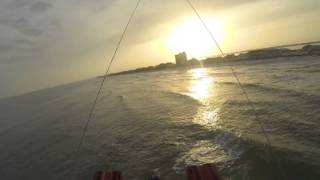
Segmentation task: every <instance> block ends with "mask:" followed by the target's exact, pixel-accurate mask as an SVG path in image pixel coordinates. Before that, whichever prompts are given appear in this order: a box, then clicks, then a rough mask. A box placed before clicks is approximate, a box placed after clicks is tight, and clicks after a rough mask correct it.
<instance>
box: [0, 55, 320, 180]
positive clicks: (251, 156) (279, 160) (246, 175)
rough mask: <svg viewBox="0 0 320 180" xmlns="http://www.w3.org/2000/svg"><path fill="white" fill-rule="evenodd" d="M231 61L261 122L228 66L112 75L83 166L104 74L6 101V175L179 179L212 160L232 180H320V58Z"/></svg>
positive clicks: (0, 148) (50, 179)
mask: <svg viewBox="0 0 320 180" xmlns="http://www.w3.org/2000/svg"><path fill="white" fill-rule="evenodd" d="M233 66H234V68H235V70H236V72H237V74H238V76H239V78H240V80H241V82H242V84H243V87H244V88H245V90H246V91H247V93H248V95H249V98H250V100H251V101H252V104H253V106H254V107H255V110H256V113H257V117H258V119H256V118H255V116H254V111H253V110H252V109H251V107H250V106H249V105H248V102H247V100H246V98H245V97H244V96H243V92H242V91H241V90H240V88H239V86H238V85H237V83H236V81H235V78H234V77H233V75H232V73H231V72H230V69H229V68H228V66H219V67H204V68H196V69H177V70H170V71H159V72H150V73H139V74H131V75H122V76H114V77H111V78H110V79H109V80H108V81H107V83H106V84H105V86H104V89H103V92H102V95H101V97H100V99H99V101H98V104H97V107H96V110H95V113H94V116H93V119H92V121H91V122H90V124H89V127H88V132H87V134H86V137H85V141H84V144H83V146H82V148H81V151H80V154H79V159H78V161H77V163H76V164H72V159H73V157H74V152H75V149H76V147H77V145H78V142H79V139H80V135H81V132H82V130H83V125H84V123H85V121H86V118H87V116H88V112H89V107H90V105H91V104H92V102H93V99H94V95H95V93H96V92H97V88H98V85H99V83H100V80H101V79H91V80H86V81H81V82H76V83H72V84H68V85H64V86H59V87H55V88H51V89H46V90H41V91H36V92H33V93H29V94H25V95H21V96H16V97H11V98H6V99H1V100H0V119H1V120H0V179H4V180H18V179H30V180H31V179H32V180H35V179H46V180H63V179H77V180H89V179H90V178H91V176H92V175H93V174H94V172H95V171H97V170H101V169H116V170H121V171H122V172H123V174H124V176H125V178H126V179H132V180H138V179H146V178H147V177H148V176H150V175H153V174H157V175H160V176H161V177H162V178H163V179H167V180H179V179H184V178H185V172H184V169H185V167H186V166H188V165H196V164H204V163H214V164H216V166H217V167H218V169H219V171H220V173H221V175H222V176H223V177H224V179H226V180H270V179H272V180H275V179H290V180H301V179H304V180H318V179H319V178H320V57H294V58H279V59H272V60H260V61H247V62H241V63H236V64H233ZM259 122H261V124H263V127H264V128H265V132H266V133H267V135H268V138H269V139H270V141H271V146H270V145H268V144H267V143H266V139H265V136H264V133H263V132H262V129H261V127H260V126H259ZM72 167H73V168H74V172H73V173H72V174H71V176H69V175H68V174H69V173H70V169H71V168H72ZM71 177H72V178H71Z"/></svg>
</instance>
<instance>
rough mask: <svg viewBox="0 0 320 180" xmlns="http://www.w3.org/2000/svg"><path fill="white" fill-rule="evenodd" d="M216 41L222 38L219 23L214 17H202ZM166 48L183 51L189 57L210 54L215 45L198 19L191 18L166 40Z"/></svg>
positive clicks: (176, 51)
mask: <svg viewBox="0 0 320 180" xmlns="http://www.w3.org/2000/svg"><path fill="white" fill-rule="evenodd" d="M204 21H205V22H206V24H207V26H208V28H209V29H210V30H211V32H212V33H213V35H214V36H215V38H216V40H217V41H218V42H221V41H222V40H223V36H224V34H223V30H222V25H221V23H220V22H219V21H218V20H217V19H216V18H208V19H204ZM168 48H169V49H170V51H172V52H173V53H178V52H182V51H185V52H187V54H188V55H190V57H195V58H201V57H204V56H207V55H209V54H212V53H213V52H214V51H215V50H216V45H215V44H214V42H213V41H212V39H211V37H210V35H209V34H208V32H207V31H206V29H205V28H204V26H203V25H202V24H201V22H200V21H199V19H193V20H190V21H187V22H184V23H182V24H181V25H179V26H178V27H177V28H176V29H175V30H174V31H173V32H172V34H171V36H170V37H169V40H168Z"/></svg>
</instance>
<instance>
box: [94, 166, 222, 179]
mask: <svg viewBox="0 0 320 180" xmlns="http://www.w3.org/2000/svg"><path fill="white" fill-rule="evenodd" d="M186 175H187V180H221V178H220V176H219V175H218V171H217V169H216V168H215V166H214V165H213V164H204V165H200V166H189V167H187V169H186ZM92 180H124V179H123V177H122V174H121V172H120V171H98V172H97V173H96V174H95V176H94V177H93V179H92ZM149 180H161V179H160V177H151V178H149Z"/></svg>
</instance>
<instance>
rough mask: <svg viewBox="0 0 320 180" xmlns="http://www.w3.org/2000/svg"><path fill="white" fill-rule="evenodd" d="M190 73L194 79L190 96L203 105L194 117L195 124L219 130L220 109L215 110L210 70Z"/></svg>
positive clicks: (194, 70)
mask: <svg viewBox="0 0 320 180" xmlns="http://www.w3.org/2000/svg"><path fill="white" fill-rule="evenodd" d="M189 73H190V74H191V77H192V79H191V81H190V86H189V88H188V90H189V94H190V96H192V97H193V98H195V99H197V100H199V101H200V102H201V103H202V106H200V107H199V109H198V113H197V114H196V115H195V116H194V123H197V124H200V125H203V126H205V127H208V128H218V127H219V125H218V110H219V109H217V108H214V107H213V104H212V96H213V94H214V89H215V87H214V85H215V83H214V79H213V77H211V76H209V75H208V69H205V68H198V69H192V70H190V71H189Z"/></svg>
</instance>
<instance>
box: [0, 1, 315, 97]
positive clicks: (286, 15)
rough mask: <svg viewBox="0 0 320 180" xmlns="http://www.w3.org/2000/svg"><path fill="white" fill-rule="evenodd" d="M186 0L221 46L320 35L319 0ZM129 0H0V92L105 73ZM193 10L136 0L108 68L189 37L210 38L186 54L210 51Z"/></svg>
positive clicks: (163, 51)
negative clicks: (132, 17)
mask: <svg viewBox="0 0 320 180" xmlns="http://www.w3.org/2000/svg"><path fill="white" fill-rule="evenodd" d="M192 2H194V5H195V6H196V7H197V8H198V9H199V12H200V13H201V14H202V16H203V17H204V19H206V20H208V23H209V26H211V25H212V26H216V27H212V30H213V31H216V32H214V34H216V35H217V36H218V37H217V39H218V40H219V42H220V43H221V45H222V48H223V49H224V50H225V51H237V50H243V49H249V48H259V47H266V46H272V45H279V44H286V43H295V42H304V41H313V40H320V33H319V32H320V23H319V20H320V1H319V0H192ZM135 3H136V1H135V0H54V1H52V0H51V1H49V0H43V1H40V0H1V1H0V97H5V96H12V95H16V94H20V93H24V92H29V91H32V90H35V89H41V88H46V87H50V86H54V85H58V84H63V83H67V82H72V81H76V80H81V79H86V78H90V77H94V76H96V75H100V74H103V73H104V70H105V65H106V60H107V59H109V58H110V56H111V55H112V50H113V49H114V47H115V44H116V42H117V40H118V39H119V36H120V34H121V31H122V29H123V26H124V25H125V24H126V21H127V19H128V16H129V14H130V12H131V11H132V8H133V7H134V5H135ZM195 18H196V16H195V15H194V14H193V12H192V11H191V9H190V7H189V6H188V4H187V3H186V1H185V0H142V3H141V6H140V7H139V9H138V11H137V14H136V16H135V17H134V20H133V21H132V24H131V26H130V27H129V30H128V33H127V35H126V38H125V40H124V42H123V45H122V47H121V49H120V52H119V56H118V57H117V59H116V61H115V64H114V66H113V68H112V71H113V72H114V71H120V70H125V69H130V68H136V67H141V66H148V65H155V64H159V63H161V62H168V61H173V60H174V59H173V53H176V52H177V51H179V50H183V49H184V48H187V49H186V50H188V48H189V49H190V48H191V50H190V51H192V49H193V48H194V45H190V44H189V46H185V45H188V42H189V41H188V40H190V42H192V43H193V44H196V43H200V44H206V43H207V44H206V46H203V48H208V47H211V45H212V50H210V52H208V51H206V52H205V51H200V50H201V48H199V47H202V46H201V45H199V46H197V47H198V48H199V49H198V50H199V51H198V53H197V52H194V54H192V52H191V55H194V56H197V57H205V56H208V55H210V54H214V53H215V52H216V50H215V48H214V45H213V44H210V43H212V42H207V41H206V40H205V39H206V37H207V35H203V34H205V31H204V30H203V29H202V30H197V29H193V28H194V27H198V26H197V21H195V20H196V19H195ZM211 20H212V22H213V23H212V24H211V25H210V22H211ZM183 32H185V33H183ZM181 34H182V35H184V36H187V37H184V36H181ZM199 39H202V40H200V41H197V40H199ZM179 40H181V41H184V40H185V41H186V42H184V43H181V42H180V43H179V42H177V41H179ZM202 42H203V43H202ZM170 43H171V44H170ZM172 43H173V44H174V45H173V46H174V47H172ZM199 52H205V53H202V54H199ZM189 55H190V53H189Z"/></svg>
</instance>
